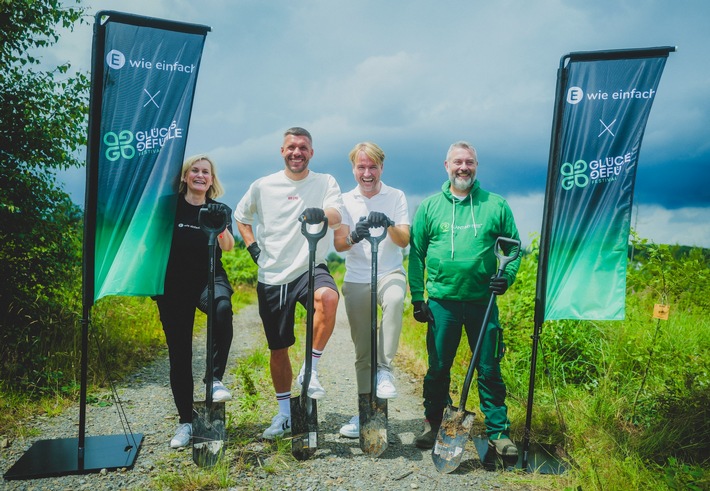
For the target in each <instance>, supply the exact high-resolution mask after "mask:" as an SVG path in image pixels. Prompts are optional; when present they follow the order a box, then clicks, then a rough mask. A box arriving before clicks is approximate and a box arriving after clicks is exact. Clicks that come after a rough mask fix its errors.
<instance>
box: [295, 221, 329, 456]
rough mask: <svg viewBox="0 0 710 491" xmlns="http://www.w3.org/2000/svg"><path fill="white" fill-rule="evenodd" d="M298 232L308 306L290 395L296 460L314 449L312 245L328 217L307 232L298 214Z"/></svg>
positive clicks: (313, 269) (326, 222) (316, 447)
mask: <svg viewBox="0 0 710 491" xmlns="http://www.w3.org/2000/svg"><path fill="white" fill-rule="evenodd" d="M299 221H300V222H301V233H302V234H303V235H304V236H305V237H306V240H308V305H307V307H306V359H305V365H306V366H305V369H304V373H303V385H302V386H301V395H300V396H298V397H292V398H291V434H292V438H291V454H292V455H293V456H294V457H295V458H296V459H297V460H306V459H309V458H310V457H312V456H313V454H314V453H316V450H317V449H318V411H317V407H316V401H315V400H314V399H312V398H310V397H308V386H309V385H310V383H311V369H312V365H313V359H312V358H311V357H312V354H311V352H312V351H313V311H314V305H313V304H314V295H315V292H314V289H315V277H316V246H317V245H318V241H319V240H320V239H321V238H323V236H325V234H326V232H327V231H328V218H327V217H324V218H323V222H322V223H323V226H322V228H321V229H320V230H319V231H318V232H316V233H315V234H311V233H310V232H309V231H308V228H307V225H308V224H307V223H306V221H305V220H304V217H300V218H299Z"/></svg>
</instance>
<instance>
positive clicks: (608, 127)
mask: <svg viewBox="0 0 710 491" xmlns="http://www.w3.org/2000/svg"><path fill="white" fill-rule="evenodd" d="M156 95H157V94H156ZM599 122H600V123H601V124H602V126H604V129H603V130H602V132H601V133H599V135H597V138H599V137H600V136H602V135H603V134H604V133H606V132H607V131H608V132H609V134H610V135H611V136H616V135H614V133H612V131H611V125H613V124H614V123H616V119H615V120H614V121H612V122H611V123H609V125H608V126H607V125H606V124H604V121H602V120H601V119H600V120H599Z"/></svg>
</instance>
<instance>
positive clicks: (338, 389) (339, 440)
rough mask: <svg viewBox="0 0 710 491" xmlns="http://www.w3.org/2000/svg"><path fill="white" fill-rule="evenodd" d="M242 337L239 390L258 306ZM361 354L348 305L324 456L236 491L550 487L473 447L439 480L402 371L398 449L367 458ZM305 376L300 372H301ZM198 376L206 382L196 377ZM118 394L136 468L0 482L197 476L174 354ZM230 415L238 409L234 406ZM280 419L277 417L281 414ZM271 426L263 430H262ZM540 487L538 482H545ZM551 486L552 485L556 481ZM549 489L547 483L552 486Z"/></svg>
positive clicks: (19, 447)
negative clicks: (135, 444)
mask: <svg viewBox="0 0 710 491" xmlns="http://www.w3.org/2000/svg"><path fill="white" fill-rule="evenodd" d="M234 323H235V338H234V342H233V344H232V350H231V353H230V368H229V369H228V373H227V376H225V384H226V385H227V386H228V387H233V381H234V376H233V373H232V368H233V367H234V366H235V365H234V364H236V363H238V360H239V358H240V357H243V356H245V355H247V354H248V353H250V352H251V351H252V350H253V349H254V348H255V347H259V346H262V345H263V343H264V340H263V333H262V328H261V322H260V320H259V316H258V311H257V307H256V306H248V307H246V308H244V309H243V310H242V311H240V313H239V314H238V315H236V316H235V320H234ZM203 335H204V333H202V334H200V335H199V336H197V337H196V339H195V346H196V349H195V351H196V356H195V360H194V365H195V374H198V373H201V372H202V371H203V370H204V360H203V359H202V358H203V357H201V356H199V353H204V349H203V348H198V347H202V346H204V338H203ZM353 362H354V355H353V349H352V342H351V340H350V333H349V327H348V323H347V318H346V316H345V309H344V307H343V304H342V301H341V308H340V309H339V311H338V318H337V323H336V328H335V332H334V334H333V337H332V338H331V341H330V343H329V344H328V346H327V348H326V350H325V353H324V355H323V358H322V359H321V361H320V365H319V378H320V380H321V383H322V384H323V386H324V388H325V389H326V392H327V395H326V397H325V399H322V400H321V401H319V402H318V417H319V418H318V419H319V432H320V437H321V441H320V442H319V448H318V451H317V452H316V454H315V456H314V457H313V458H312V459H310V460H308V461H305V462H298V461H296V460H293V461H290V462H289V463H288V465H287V466H274V467H275V470H270V471H269V472H267V471H266V470H264V469H260V468H255V469H252V470H249V471H240V472H239V474H237V475H235V476H233V477H234V480H235V481H236V482H237V483H239V485H238V486H237V487H235V488H232V489H239V490H241V489H275V490H276V489H293V490H312V491H315V490H321V489H334V490H351V489H352V490H355V489H388V490H404V489H406V490H411V489H427V490H429V489H432V490H433V489H446V490H458V489H481V490H487V489H541V487H539V485H540V484H543V483H542V482H539V481H538V482H537V483H536V484H537V486H536V487H532V486H531V485H530V481H528V483H527V484H519V483H516V481H515V480H513V479H511V478H512V477H513V476H512V475H511V474H510V473H508V474H507V475H505V474H503V473H500V472H491V471H486V470H484V469H483V468H482V465H481V463H480V461H479V460H478V455H477V453H476V451H475V448H474V447H473V445H472V444H471V443H469V445H468V446H467V448H466V454H465V456H464V459H463V462H462V464H461V466H460V467H459V468H458V469H457V470H456V471H455V472H454V473H452V474H440V473H438V472H437V471H436V469H435V468H434V465H433V463H432V461H431V456H430V452H429V451H421V450H419V449H417V448H416V447H415V446H414V445H413V440H414V437H415V435H417V434H419V433H420V432H421V431H422V406H421V382H420V381H418V380H413V379H412V378H411V376H408V375H406V374H403V373H400V372H396V376H397V379H396V386H397V389H398V392H399V397H398V398H396V399H392V400H390V401H389V404H388V412H389V421H388V425H389V426H388V433H389V448H388V449H387V450H386V451H385V453H384V454H383V455H382V456H381V457H379V458H377V459H373V458H371V457H369V456H367V455H365V454H364V453H363V452H362V451H361V450H360V447H359V442H358V440H357V439H347V438H343V437H341V436H340V435H339V433H338V430H339V428H340V426H341V425H342V424H344V423H346V422H347V421H348V420H349V419H350V417H352V416H353V415H355V414H357V395H356V394H357V390H356V383H355V376H354V375H355V374H354V368H353ZM295 369H296V368H295ZM196 376H197V375H196ZM203 390H204V389H202V388H201V387H200V384H196V393H195V399H196V400H203V399H204V392H203ZM119 395H120V397H121V399H122V401H123V403H124V409H125V412H126V414H127V416H128V418H129V422H130V424H131V426H132V429H133V431H134V432H136V433H143V434H144V441H143V444H142V447H141V450H140V453H139V455H138V457H137V459H136V462H135V466H134V468H133V469H132V470H124V471H116V472H102V473H98V474H87V475H79V476H63V477H56V478H47V479H33V480H24V481H0V489H8V490H50V491H57V490H75V491H76V490H84V489H91V490H94V491H96V490H124V489H125V490H134V489H149V488H150V487H151V480H152V479H153V478H154V477H155V475H156V474H158V473H164V472H165V471H166V470H167V469H166V468H165V467H166V466H172V467H174V470H175V471H177V472H180V469H182V468H185V469H188V468H189V467H190V466H195V464H194V463H193V461H192V453H191V451H189V450H188V451H185V450H181V451H176V450H173V449H170V448H169V446H168V441H169V439H170V437H171V436H172V433H173V431H174V429H175V426H176V422H177V416H176V413H175V409H174V404H173V401H172V396H171V394H170V388H169V385H168V362H167V353H166V355H165V357H161V358H160V359H158V360H156V361H155V362H154V363H152V364H151V365H149V366H146V367H145V368H143V369H142V370H140V371H139V372H137V373H135V374H134V375H133V376H131V377H130V378H129V379H128V380H126V381H125V382H123V383H122V384H121V385H120V387H119ZM226 408H227V412H228V413H229V412H230V411H232V410H235V407H234V403H230V402H228V403H227V406H226ZM264 411H265V412H266V413H267V416H268V419H270V417H271V416H272V415H273V414H275V412H276V403H275V401H274V402H273V404H271V405H269V407H267V408H265V409H264ZM272 413H273V414H272ZM78 416H79V410H78V405H77V406H76V407H75V408H70V409H69V410H67V411H65V412H64V413H63V414H62V415H60V416H57V417H52V418H48V417H40V418H36V419H33V420H31V421H29V422H28V427H29V428H28V429H31V430H34V432H36V433H37V435H38V436H37V437H32V438H27V439H23V440H17V441H14V442H10V444H9V446H8V447H7V448H4V449H2V450H1V454H0V467H1V468H2V469H3V473H4V472H6V471H7V470H8V469H9V468H10V467H11V466H12V465H13V464H14V463H15V462H16V461H17V459H19V458H20V457H21V456H22V455H23V454H24V453H25V452H26V451H27V449H28V448H29V447H30V445H31V444H32V443H33V442H34V441H36V440H39V439H54V438H72V437H76V436H77V434H78ZM262 429H263V428H254V431H255V432H256V431H261V430H262ZM117 433H121V427H120V423H119V419H118V416H117V413H116V409H115V408H114V407H99V406H97V405H90V406H88V408H87V426H86V434H87V436H92V435H112V434H117ZM536 481H537V480H536ZM547 484H549V483H547ZM543 487H547V486H543Z"/></svg>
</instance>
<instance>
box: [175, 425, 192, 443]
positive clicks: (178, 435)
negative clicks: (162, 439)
mask: <svg viewBox="0 0 710 491" xmlns="http://www.w3.org/2000/svg"><path fill="white" fill-rule="evenodd" d="M190 438H192V423H182V424H180V425H178V428H177V431H176V432H175V436H174V437H173V439H172V440H170V447H171V448H180V447H186V446H187V444H188V443H190Z"/></svg>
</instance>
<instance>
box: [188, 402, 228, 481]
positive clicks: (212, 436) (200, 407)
mask: <svg viewBox="0 0 710 491" xmlns="http://www.w3.org/2000/svg"><path fill="white" fill-rule="evenodd" d="M193 406H194V416H193V418H192V460H193V461H194V462H195V464H197V465H198V466H200V467H212V466H213V465H215V464H216V463H217V462H218V461H219V459H220V457H221V456H222V454H223V452H224V448H225V441H226V435H227V431H226V427H225V424H224V420H225V418H224V403H223V402H212V403H211V404H207V403H206V402H202V401H200V402H195V403H194V405H193Z"/></svg>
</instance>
